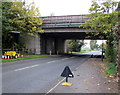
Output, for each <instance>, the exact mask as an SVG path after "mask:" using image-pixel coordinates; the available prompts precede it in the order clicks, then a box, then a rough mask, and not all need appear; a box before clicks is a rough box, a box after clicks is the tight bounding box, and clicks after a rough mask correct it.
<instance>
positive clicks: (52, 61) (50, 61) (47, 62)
mask: <svg viewBox="0 0 120 95" xmlns="http://www.w3.org/2000/svg"><path fill="white" fill-rule="evenodd" d="M53 62H56V61H50V62H47V63H53Z"/></svg>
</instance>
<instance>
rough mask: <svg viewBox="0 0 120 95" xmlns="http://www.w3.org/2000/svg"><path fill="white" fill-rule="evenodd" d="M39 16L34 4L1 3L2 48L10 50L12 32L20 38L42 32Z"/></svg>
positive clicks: (12, 41) (13, 43)
mask: <svg viewBox="0 0 120 95" xmlns="http://www.w3.org/2000/svg"><path fill="white" fill-rule="evenodd" d="M41 24H42V19H41V15H40V13H39V10H38V8H36V7H35V4H34V3H31V4H29V5H26V4H25V2H2V34H3V35H2V41H3V42H2V43H3V48H11V47H13V46H14V45H15V44H16V42H14V38H15V37H14V36H13V35H14V34H15V33H14V32H16V31H18V32H20V36H26V35H27V34H29V35H35V34H36V33H41V32H43V30H42V28H41V27H40V26H41ZM17 44H19V43H17Z"/></svg>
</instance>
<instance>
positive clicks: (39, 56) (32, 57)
mask: <svg viewBox="0 0 120 95" xmlns="http://www.w3.org/2000/svg"><path fill="white" fill-rule="evenodd" d="M48 56H49V55H36V56H30V57H23V58H17V59H7V60H2V63H5V62H12V61H19V60H27V59H36V58H43V57H48Z"/></svg>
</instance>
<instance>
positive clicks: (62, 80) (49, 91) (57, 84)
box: [45, 78, 65, 95]
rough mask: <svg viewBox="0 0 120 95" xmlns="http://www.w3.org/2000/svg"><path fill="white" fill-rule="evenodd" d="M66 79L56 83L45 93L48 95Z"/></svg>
mask: <svg viewBox="0 0 120 95" xmlns="http://www.w3.org/2000/svg"><path fill="white" fill-rule="evenodd" d="M63 80H65V78H64V79H62V80H61V81H59V82H58V84H56V85H55V86H54V87H53V88H51V89H50V90H49V91H48V92H47V93H46V94H45V95H47V94H48V93H50V92H51V91H52V90H54V89H55V88H56V87H57V86H58V85H59V84H60V83H61V82H62V81H63Z"/></svg>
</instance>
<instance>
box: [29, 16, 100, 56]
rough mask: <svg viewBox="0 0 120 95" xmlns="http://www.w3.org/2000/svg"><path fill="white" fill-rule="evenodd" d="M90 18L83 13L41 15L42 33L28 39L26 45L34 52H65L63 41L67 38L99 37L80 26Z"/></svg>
mask: <svg viewBox="0 0 120 95" xmlns="http://www.w3.org/2000/svg"><path fill="white" fill-rule="evenodd" d="M90 18H91V17H87V16H85V15H67V16H47V17H43V24H42V29H43V30H44V33H41V34H39V37H37V38H35V37H32V38H31V39H29V41H27V46H28V48H29V50H31V51H32V52H34V53H36V54H48V53H53V54H61V53H65V52H66V43H65V41H66V40H67V39H79V40H83V39H94V40H95V39H101V38H100V37H99V35H98V36H92V35H90V34H88V33H87V32H93V33H94V32H95V31H92V30H91V31H90V30H89V31H88V30H87V29H84V28H82V27H80V25H81V24H83V23H85V21H87V20H88V19H90ZM88 36H89V37H88ZM33 43H34V44H33Z"/></svg>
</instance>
